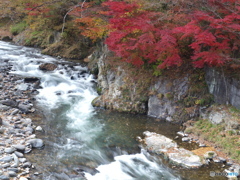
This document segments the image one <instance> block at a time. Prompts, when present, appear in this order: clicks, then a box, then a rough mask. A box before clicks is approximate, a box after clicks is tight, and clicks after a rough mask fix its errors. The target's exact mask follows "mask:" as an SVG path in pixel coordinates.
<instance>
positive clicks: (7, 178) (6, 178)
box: [0, 175, 9, 180]
mask: <svg viewBox="0 0 240 180" xmlns="http://www.w3.org/2000/svg"><path fill="white" fill-rule="evenodd" d="M0 179H1V180H9V177H7V176H5V175H1V176H0Z"/></svg>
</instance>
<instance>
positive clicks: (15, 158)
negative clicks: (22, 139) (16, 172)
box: [12, 154, 19, 166]
mask: <svg viewBox="0 0 240 180" xmlns="http://www.w3.org/2000/svg"><path fill="white" fill-rule="evenodd" d="M12 156H13V159H14V163H15V164H16V165H17V166H18V165H19V159H18V157H17V156H16V154H12Z"/></svg>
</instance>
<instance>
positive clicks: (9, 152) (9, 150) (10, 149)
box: [4, 147, 16, 154]
mask: <svg viewBox="0 0 240 180" xmlns="http://www.w3.org/2000/svg"><path fill="white" fill-rule="evenodd" d="M15 150H16V149H15V148H12V147H10V148H5V149H4V152H5V153H7V154H12V153H13V152H14V151H15Z"/></svg>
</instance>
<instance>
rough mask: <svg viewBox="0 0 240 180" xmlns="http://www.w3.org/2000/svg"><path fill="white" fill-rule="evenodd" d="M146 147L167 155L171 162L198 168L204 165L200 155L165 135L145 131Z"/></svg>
mask: <svg viewBox="0 0 240 180" xmlns="http://www.w3.org/2000/svg"><path fill="white" fill-rule="evenodd" d="M144 136H145V138H144V140H143V141H142V142H144V144H143V145H144V147H145V148H146V149H147V150H148V151H150V152H153V153H156V154H159V155H164V156H166V157H167V158H168V159H169V160H170V161H171V162H173V163H175V164H178V165H180V166H183V167H187V168H198V167H200V166H202V165H203V163H202V162H201V159H200V157H199V156H197V155H195V154H194V153H193V152H191V151H188V150H186V149H183V148H179V147H178V145H177V143H176V142H174V141H173V140H172V139H169V138H167V137H165V136H163V135H160V134H156V133H152V132H149V131H146V132H144Z"/></svg>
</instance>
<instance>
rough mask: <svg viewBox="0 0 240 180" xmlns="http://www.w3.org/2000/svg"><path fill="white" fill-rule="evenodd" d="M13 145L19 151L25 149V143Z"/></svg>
mask: <svg viewBox="0 0 240 180" xmlns="http://www.w3.org/2000/svg"><path fill="white" fill-rule="evenodd" d="M12 147H14V148H16V149H17V150H18V151H24V150H25V145H22V144H16V145H12Z"/></svg>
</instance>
